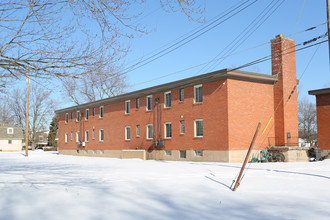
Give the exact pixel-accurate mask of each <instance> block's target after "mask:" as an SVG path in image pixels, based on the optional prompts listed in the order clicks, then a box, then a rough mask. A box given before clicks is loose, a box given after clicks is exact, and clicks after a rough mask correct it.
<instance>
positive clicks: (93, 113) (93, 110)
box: [93, 107, 95, 116]
mask: <svg viewBox="0 0 330 220" xmlns="http://www.w3.org/2000/svg"><path fill="white" fill-rule="evenodd" d="M93 116H95V107H93Z"/></svg>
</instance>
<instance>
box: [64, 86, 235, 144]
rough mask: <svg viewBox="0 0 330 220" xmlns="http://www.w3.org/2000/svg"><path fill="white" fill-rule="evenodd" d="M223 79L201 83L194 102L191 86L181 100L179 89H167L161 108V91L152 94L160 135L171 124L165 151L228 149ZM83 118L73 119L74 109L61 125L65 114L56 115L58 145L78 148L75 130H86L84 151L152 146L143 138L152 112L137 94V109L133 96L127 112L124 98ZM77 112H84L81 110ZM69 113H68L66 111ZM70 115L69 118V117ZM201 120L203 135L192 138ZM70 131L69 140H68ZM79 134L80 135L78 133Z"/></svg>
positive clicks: (150, 121) (151, 122)
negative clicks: (159, 118)
mask: <svg viewBox="0 0 330 220" xmlns="http://www.w3.org/2000/svg"><path fill="white" fill-rule="evenodd" d="M223 82H224V81H217V82H210V83H205V84H203V103H201V104H194V101H193V99H194V92H193V86H190V87H187V88H184V101H183V102H180V101H179V91H180V90H179V89H175V90H172V91H171V96H172V106H171V107H170V108H168V109H164V93H161V94H156V95H155V94H153V104H154V103H155V99H156V98H159V99H160V103H161V104H160V106H161V110H162V121H161V130H162V137H163V138H164V123H165V122H171V123H172V138H171V139H166V140H165V149H166V150H190V149H194V150H227V149H228V129H227V123H228V117H227V116H228V111H227V87H226V85H223ZM89 111H90V117H89V120H88V121H85V117H83V118H82V119H81V122H79V123H78V122H76V112H74V120H73V121H71V120H70V119H69V123H68V124H65V121H64V120H65V115H64V114H62V115H60V119H59V127H60V129H59V148H60V150H65V149H78V144H77V143H76V131H78V130H80V135H82V133H84V132H83V131H82V130H84V131H85V130H88V131H89V142H88V143H86V148H85V149H88V150H96V149H98V150H102V149H103V150H121V149H136V147H137V146H139V147H140V148H142V149H148V148H149V147H150V146H151V145H152V143H153V142H152V140H147V139H146V126H147V124H153V112H152V111H146V97H140V109H136V101H135V99H132V100H131V113H130V114H128V115H126V114H125V101H122V102H119V103H114V104H110V105H106V106H104V118H102V119H100V118H99V107H98V106H97V108H96V116H95V117H93V116H92V108H90V110H89ZM81 112H85V109H82V110H81ZM69 116H70V114H69ZM69 118H70V117H69ZM195 119H203V129H204V136H203V137H202V138H196V137H194V120H195ZM180 120H185V134H184V135H181V134H180ZM136 125H140V137H137V136H136ZM126 126H130V127H131V140H129V141H126V140H125V127H126ZM93 129H95V132H96V137H95V139H93V138H92V131H93ZM100 129H104V141H103V142H100V141H99V130H100ZM65 132H68V133H69V138H68V139H69V141H68V143H65V141H64V136H65ZM71 132H73V136H74V137H73V140H71ZM81 137H82V136H81Z"/></svg>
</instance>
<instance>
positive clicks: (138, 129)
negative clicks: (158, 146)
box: [136, 125, 141, 137]
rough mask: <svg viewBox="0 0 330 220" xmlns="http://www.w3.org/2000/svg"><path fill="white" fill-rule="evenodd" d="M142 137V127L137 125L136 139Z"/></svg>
mask: <svg viewBox="0 0 330 220" xmlns="http://www.w3.org/2000/svg"><path fill="white" fill-rule="evenodd" d="M140 135H141V126H140V125H136V137H140Z"/></svg>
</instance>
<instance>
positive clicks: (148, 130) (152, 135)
mask: <svg viewBox="0 0 330 220" xmlns="http://www.w3.org/2000/svg"><path fill="white" fill-rule="evenodd" d="M149 125H151V134H152V137H151V138H149V137H148V134H149V128H148V127H149ZM153 129H154V128H153V126H152V124H147V132H146V135H147V137H146V138H147V140H152V139H153V135H154V134H153V132H154V131H153Z"/></svg>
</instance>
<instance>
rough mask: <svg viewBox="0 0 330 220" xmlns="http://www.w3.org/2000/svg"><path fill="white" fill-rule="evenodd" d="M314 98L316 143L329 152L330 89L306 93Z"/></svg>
mask: <svg viewBox="0 0 330 220" xmlns="http://www.w3.org/2000/svg"><path fill="white" fill-rule="evenodd" d="M308 94H310V95H315V96H316V117H317V143H318V146H319V147H320V148H321V149H322V150H326V151H328V152H330V88H326V89H318V90H311V91H308Z"/></svg>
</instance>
